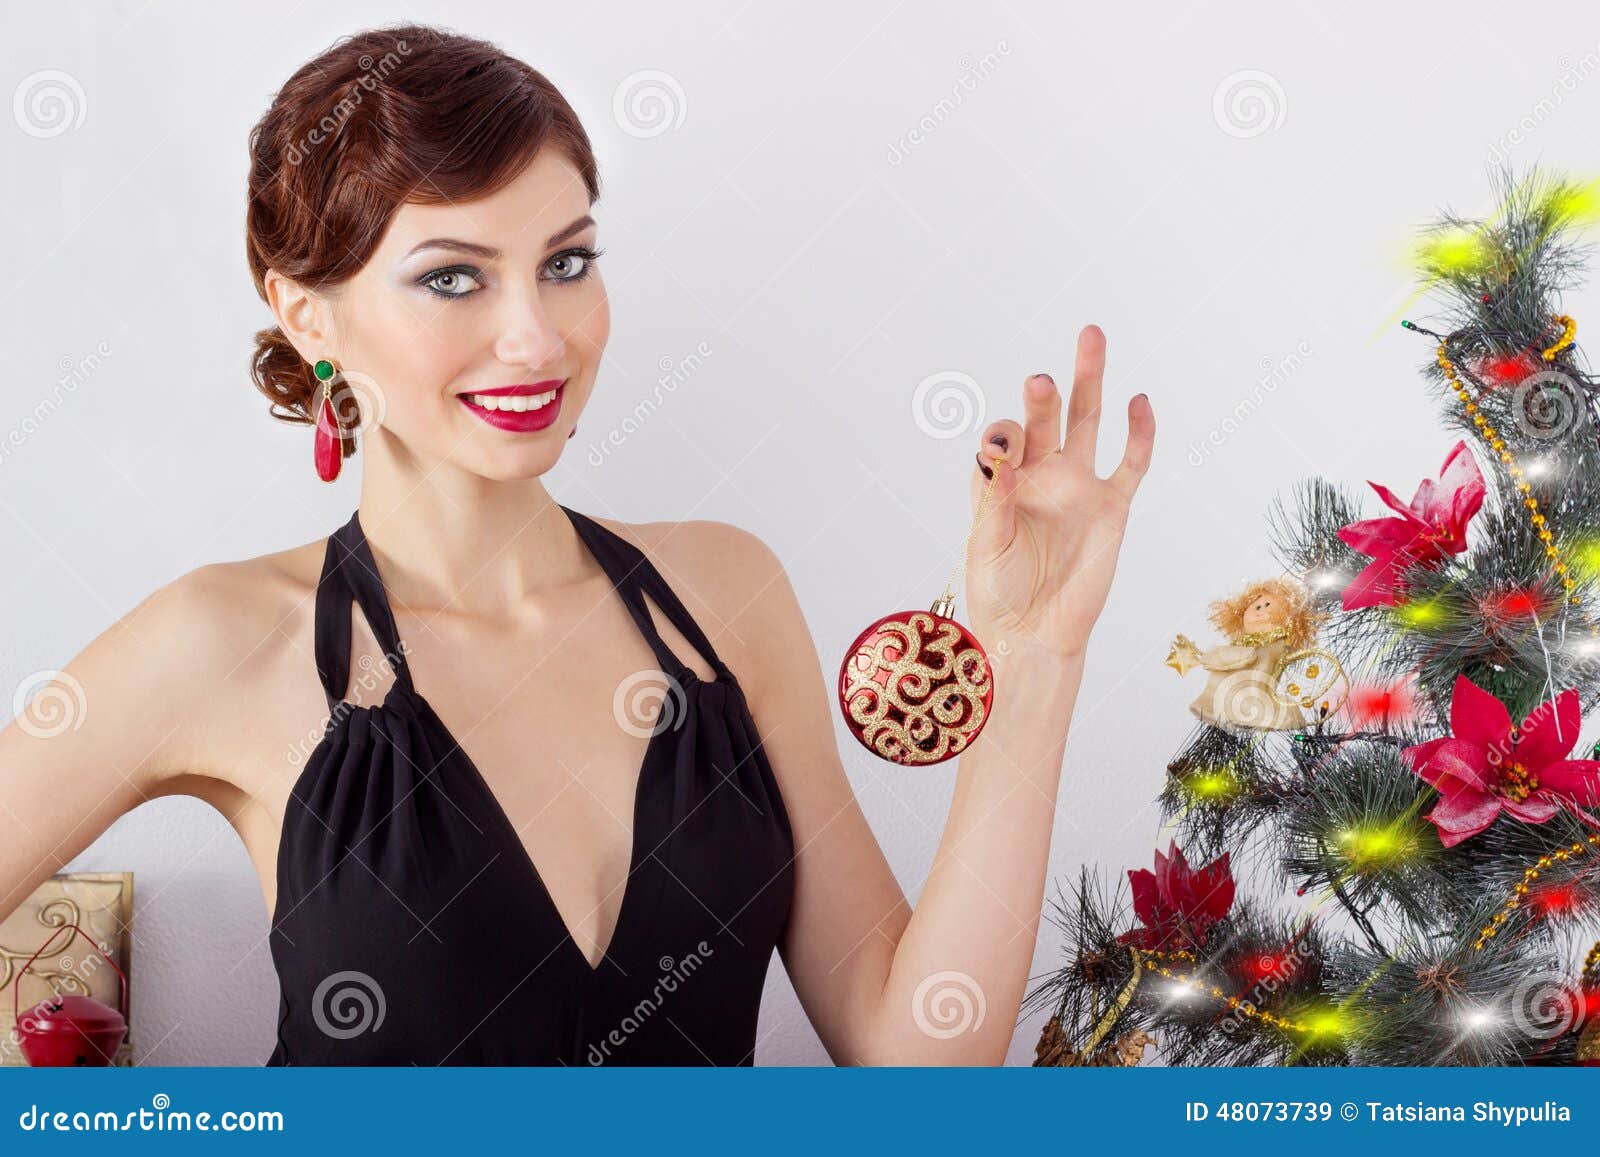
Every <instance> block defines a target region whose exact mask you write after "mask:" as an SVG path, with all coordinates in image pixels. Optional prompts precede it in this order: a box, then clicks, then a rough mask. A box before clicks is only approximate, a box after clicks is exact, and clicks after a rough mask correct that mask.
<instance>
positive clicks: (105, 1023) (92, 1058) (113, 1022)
mask: <svg viewBox="0 0 1600 1157" xmlns="http://www.w3.org/2000/svg"><path fill="white" fill-rule="evenodd" d="M61 928H70V929H72V930H73V932H75V933H76V932H82V931H83V929H81V928H79V927H78V926H77V925H76V924H63V925H62V926H61ZM61 928H56V929H54V930H53V931H52V932H51V933H50V935H49V936H48V937H46V938H45V942H44V944H43V945H41V946H40V948H39V951H38V952H35V953H34V954H33V955H32V956H30V957H29V958H28V963H27V964H24V965H23V966H22V970H21V971H20V972H18V973H17V983H16V985H15V986H14V987H13V988H12V990H11V1010H12V1014H13V1018H14V1019H15V1021H16V1026H17V1037H18V1040H19V1043H20V1046H21V1048H22V1056H23V1059H24V1060H26V1061H27V1062H28V1064H30V1065H32V1066H33V1067H34V1068H53V1067H69V1068H70V1067H72V1066H82V1067H104V1066H107V1065H110V1064H111V1063H112V1061H113V1060H114V1059H115V1058H116V1055H117V1049H119V1048H120V1047H121V1046H122V1041H123V1038H124V1037H126V1036H127V1035H128V1017H127V1010H128V978H127V976H125V975H124V974H123V971H122V969H120V968H117V962H116V961H114V960H112V959H111V957H109V956H106V954H105V953H104V952H101V950H100V946H99V945H97V944H95V943H94V941H93V940H89V943H90V945H91V946H92V947H93V948H94V950H95V951H96V952H99V953H100V955H101V956H102V957H104V959H105V962H106V963H107V964H109V965H111V967H112V968H113V969H116V973H117V976H118V978H119V979H120V980H121V982H122V1000H121V1004H122V1011H120V1012H119V1011H118V1010H117V1009H114V1008H112V1007H111V1006H110V1005H108V1004H105V1003H103V1002H101V1001H98V1000H96V999H95V998H94V997H92V996H80V995H79V994H77V993H60V992H57V993H53V994H51V995H50V996H47V997H45V998H44V999H43V1000H41V1001H39V1002H38V1003H37V1004H35V1005H33V1006H32V1007H31V1008H29V1009H28V1011H27V1013H26V1014H23V1013H21V1012H20V1010H19V1009H18V1007H17V1002H18V992H19V991H20V990H21V988H22V978H23V977H25V976H26V975H27V974H28V969H29V967H31V966H32V964H33V962H34V961H35V960H37V959H38V958H39V956H40V955H41V954H42V953H43V952H44V950H45V949H46V948H48V947H49V945H50V941H52V940H54V939H55V938H56V933H57V932H60V931H61ZM84 939H86V940H88V939H89V937H88V935H87V934H85V936H84ZM67 943H68V944H70V943H72V937H70V936H69V937H67ZM63 947H65V945H63Z"/></svg>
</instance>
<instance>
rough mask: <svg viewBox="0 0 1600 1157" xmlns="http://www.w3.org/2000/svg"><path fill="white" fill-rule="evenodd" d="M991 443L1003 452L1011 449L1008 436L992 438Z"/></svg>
mask: <svg viewBox="0 0 1600 1157" xmlns="http://www.w3.org/2000/svg"><path fill="white" fill-rule="evenodd" d="M989 441H991V442H993V443H994V444H995V445H996V446H998V447H1000V449H1002V450H1009V449H1011V443H1009V442H1007V441H1006V436H1005V435H1004V434H996V435H995V436H994V437H993V438H990V439H989Z"/></svg>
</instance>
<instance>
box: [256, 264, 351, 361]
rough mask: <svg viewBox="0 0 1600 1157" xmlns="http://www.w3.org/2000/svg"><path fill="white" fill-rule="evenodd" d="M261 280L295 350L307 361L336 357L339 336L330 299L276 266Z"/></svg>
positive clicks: (281, 328)
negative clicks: (303, 284) (285, 273)
mask: <svg viewBox="0 0 1600 1157" xmlns="http://www.w3.org/2000/svg"><path fill="white" fill-rule="evenodd" d="M261 281H262V285H263V287H264V289H265V291H266V297H267V305H268V306H270V307H271V309H272V316H273V317H274V318H275V319H276V320H277V322H278V328H279V329H280V330H282V331H283V336H284V337H286V338H288V339H289V344H290V345H292V346H294V348H295V350H296V352H298V353H299V354H300V356H301V357H303V358H305V360H306V361H307V362H308V363H314V362H315V361H316V360H317V359H318V358H325V357H330V356H333V354H334V353H335V352H336V351H337V349H338V340H337V337H338V335H337V331H336V327H335V325H334V322H333V311H332V309H331V308H330V307H329V305H328V301H327V299H326V298H325V297H323V296H322V295H321V294H319V293H317V292H316V291H315V290H311V289H307V288H305V287H304V286H302V285H300V284H299V283H298V282H296V281H293V280H291V279H289V278H287V277H285V276H284V275H283V274H281V273H279V272H278V271H277V270H276V269H268V270H267V272H266V274H265V275H264V276H263V277H262V279H261Z"/></svg>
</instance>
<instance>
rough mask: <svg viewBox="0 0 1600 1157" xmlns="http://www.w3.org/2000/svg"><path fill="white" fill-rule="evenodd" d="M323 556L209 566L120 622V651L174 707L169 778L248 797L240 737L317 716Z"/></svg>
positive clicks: (307, 550) (310, 552) (302, 549)
mask: <svg viewBox="0 0 1600 1157" xmlns="http://www.w3.org/2000/svg"><path fill="white" fill-rule="evenodd" d="M323 548H324V543H323V541H322V540H318V541H315V542H311V543H307V544H305V545H303V546H297V547H293V548H291V549H288V550H282V551H276V552H273V553H270V554H264V555H260V556H257V557H254V558H247V559H240V560H237V561H229V562H215V563H207V564H205V565H202V566H199V567H196V568H194V569H193V570H190V571H187V572H185V573H184V574H182V575H179V576H178V577H177V578H175V579H173V580H172V581H171V582H169V583H167V584H165V585H164V586H162V587H159V588H158V589H157V590H155V591H154V592H152V593H151V594H150V595H149V596H148V597H147V598H146V599H145V600H144V601H143V602H142V603H140V604H139V606H137V607H135V608H134V609H133V610H132V611H130V612H129V613H128V615H126V616H124V618H123V619H122V620H121V621H119V623H118V624H117V628H115V630H118V631H119V632H120V633H122V634H123V635H124V638H123V643H122V645H123V646H124V647H127V648H132V649H133V650H134V651H136V653H137V657H136V662H137V663H138V665H139V667H140V669H141V670H142V671H144V672H146V674H147V677H148V678H150V679H151V680H152V683H151V684H147V690H152V691H156V692H157V693H158V694H160V695H162V696H163V697H170V698H171V700H172V702H173V707H172V709H171V710H172V721H171V723H172V725H171V729H170V732H169V736H168V738H167V740H166V741H165V743H164V749H165V752H166V754H165V757H164V758H163V760H162V763H163V765H164V768H165V771H166V773H167V776H166V777H167V778H176V777H182V776H193V775H199V776H211V777H215V778H217V779H221V780H226V781H228V782H230V783H233V784H234V785H235V786H240V787H245V786H247V785H246V784H245V783H241V782H240V781H241V779H246V778H247V777H248V774H249V773H248V772H247V771H246V770H245V769H244V756H243V753H244V750H245V749H244V747H243V746H242V742H243V741H244V740H245V739H246V738H247V734H246V733H247V732H249V731H254V730H255V729H256V727H257V726H260V727H265V728H270V727H272V726H273V725H274V723H275V721H276V720H279V719H285V718H291V717H293V714H294V713H295V712H296V711H300V712H302V713H303V711H304V709H305V707H306V706H308V705H309V706H310V707H311V708H312V709H313V711H315V710H316V709H317V708H318V707H319V705H320V700H319V699H318V698H317V696H316V695H315V692H316V691H317V690H318V684H317V680H316V668H315V664H314V660H312V659H311V658H310V657H309V655H310V652H311V648H312V625H313V619H314V612H315V601H316V586H317V579H318V577H319V576H320V573H321V556H322V551H323ZM110 633H111V632H108V634H110ZM241 720H250V721H251V722H252V726H251V727H249V728H246V727H241V726H240V722H241Z"/></svg>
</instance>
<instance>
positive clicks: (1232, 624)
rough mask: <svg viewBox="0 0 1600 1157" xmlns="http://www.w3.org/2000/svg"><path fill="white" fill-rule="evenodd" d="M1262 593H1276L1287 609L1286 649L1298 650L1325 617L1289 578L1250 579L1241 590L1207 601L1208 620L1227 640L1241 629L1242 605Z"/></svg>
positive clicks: (1313, 636)
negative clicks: (1255, 580)
mask: <svg viewBox="0 0 1600 1157" xmlns="http://www.w3.org/2000/svg"><path fill="white" fill-rule="evenodd" d="M1264 594H1271V595H1277V596H1278V597H1279V598H1280V599H1282V600H1283V605H1284V606H1285V607H1287V608H1288V611H1289V621H1288V624H1287V626H1288V628H1289V637H1288V644H1289V650H1291V651H1298V650H1300V649H1301V648H1302V647H1309V646H1310V645H1311V644H1312V643H1313V642H1315V641H1316V637H1317V628H1318V627H1320V626H1321V625H1322V623H1323V622H1324V621H1325V620H1326V619H1327V618H1328V617H1329V616H1328V614H1327V613H1326V612H1323V611H1316V610H1313V609H1312V606H1311V592H1310V591H1308V590H1307V589H1306V587H1305V584H1303V583H1301V582H1299V581H1298V580H1296V579H1292V578H1270V579H1263V580H1261V581H1260V582H1255V583H1251V584H1250V585H1249V586H1247V587H1245V589H1244V591H1243V593H1241V594H1237V595H1234V596H1233V597H1232V598H1226V599H1218V600H1217V601H1216V602H1214V603H1212V604H1211V614H1210V621H1211V624H1212V625H1213V626H1214V627H1216V628H1217V630H1219V631H1221V632H1222V633H1223V635H1224V636H1225V637H1226V638H1228V639H1229V640H1232V639H1234V638H1235V637H1236V636H1238V635H1240V634H1242V633H1243V632H1244V612H1245V609H1246V608H1248V607H1249V606H1250V604H1251V603H1253V602H1255V601H1256V599H1258V598H1260V597H1261V596H1262V595H1264Z"/></svg>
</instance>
